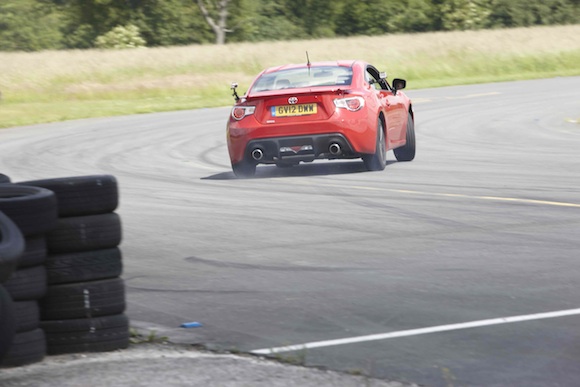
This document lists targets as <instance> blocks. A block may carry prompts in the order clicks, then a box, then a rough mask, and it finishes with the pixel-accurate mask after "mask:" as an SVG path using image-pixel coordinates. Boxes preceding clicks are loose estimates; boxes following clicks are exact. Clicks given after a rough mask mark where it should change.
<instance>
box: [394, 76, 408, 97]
mask: <svg viewBox="0 0 580 387" xmlns="http://www.w3.org/2000/svg"><path fill="white" fill-rule="evenodd" d="M405 87H407V81H405V80H404V79H399V78H395V79H393V89H395V93H396V92H397V90H401V89H404V88H405Z"/></svg>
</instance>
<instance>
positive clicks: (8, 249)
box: [0, 187, 25, 283]
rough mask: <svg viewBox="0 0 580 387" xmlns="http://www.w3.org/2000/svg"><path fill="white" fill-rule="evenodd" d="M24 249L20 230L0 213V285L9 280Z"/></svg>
mask: <svg viewBox="0 0 580 387" xmlns="http://www.w3.org/2000/svg"><path fill="white" fill-rule="evenodd" d="M0 190H2V188H1V187H0ZM24 249H25V244H24V238H23V237H22V233H21V232H20V229H19V228H18V227H17V226H16V225H15V224H14V222H13V221H12V220H11V219H10V218H9V217H8V216H6V215H4V213H3V212H2V211H0V283H4V282H6V280H8V278H10V276H11V275H12V272H13V271H14V270H15V269H16V267H17V266H18V259H19V258H20V256H21V255H22V253H23V252H24Z"/></svg>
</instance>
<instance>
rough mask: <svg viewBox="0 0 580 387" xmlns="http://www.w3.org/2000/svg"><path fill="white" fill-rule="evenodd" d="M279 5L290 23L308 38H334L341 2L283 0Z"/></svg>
mask: <svg viewBox="0 0 580 387" xmlns="http://www.w3.org/2000/svg"><path fill="white" fill-rule="evenodd" d="M357 2H358V1H357ZM361 4H362V3H361ZM281 5H282V6H283V7H284V9H286V12H287V15H288V18H289V20H290V22H291V23H292V24H293V25H296V26H300V27H301V28H302V30H304V31H305V33H306V35H307V36H308V37H311V38H323V37H332V36H335V34H336V32H335V31H337V29H338V28H337V25H336V20H337V16H338V15H339V14H340V12H341V9H342V7H343V1H339V0H335V1H323V0H285V1H283V2H281Z"/></svg>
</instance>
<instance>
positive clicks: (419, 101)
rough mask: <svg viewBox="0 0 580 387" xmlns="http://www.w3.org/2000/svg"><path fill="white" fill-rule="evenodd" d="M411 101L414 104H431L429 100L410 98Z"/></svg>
mask: <svg viewBox="0 0 580 387" xmlns="http://www.w3.org/2000/svg"><path fill="white" fill-rule="evenodd" d="M411 101H412V102H413V103H414V104H416V103H423V102H431V101H432V100H431V99H429V98H411Z"/></svg>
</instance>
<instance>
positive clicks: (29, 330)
mask: <svg viewBox="0 0 580 387" xmlns="http://www.w3.org/2000/svg"><path fill="white" fill-rule="evenodd" d="M0 208H1V210H0V211H2V212H3V213H4V214H5V215H6V216H7V217H8V218H9V219H10V220H11V221H12V222H13V223H14V225H15V227H16V228H17V229H18V230H19V233H20V234H21V236H20V237H21V240H22V241H21V242H22V251H21V253H20V254H19V255H18V258H17V259H16V262H15V263H16V266H15V268H14V270H13V271H12V273H11V274H10V275H9V277H7V278H5V275H2V277H3V279H5V281H4V284H3V287H4V289H5V291H6V293H7V294H8V298H9V300H7V301H6V300H5V301H4V302H6V303H10V304H11V308H12V318H13V319H14V335H13V337H12V340H11V341H10V342H9V344H7V347H6V348H5V349H4V350H3V352H4V356H3V357H2V358H1V359H0V365H1V366H4V367H6V366H10V367H16V366H22V365H26V364H30V363H34V362H38V361H41V360H42V359H43V358H44V357H45V356H46V339H45V336H44V331H42V329H40V327H39V326H40V312H39V309H38V300H39V299H40V298H42V297H44V295H45V294H46V291H47V280H46V267H45V266H44V262H45V260H46V242H45V239H44V235H43V234H44V233H46V232H48V231H50V230H51V229H52V228H53V227H54V226H55V225H56V220H57V207H56V197H55V195H54V193H53V192H52V191H49V190H47V189H44V188H39V187H30V186H17V185H14V184H0Z"/></svg>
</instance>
